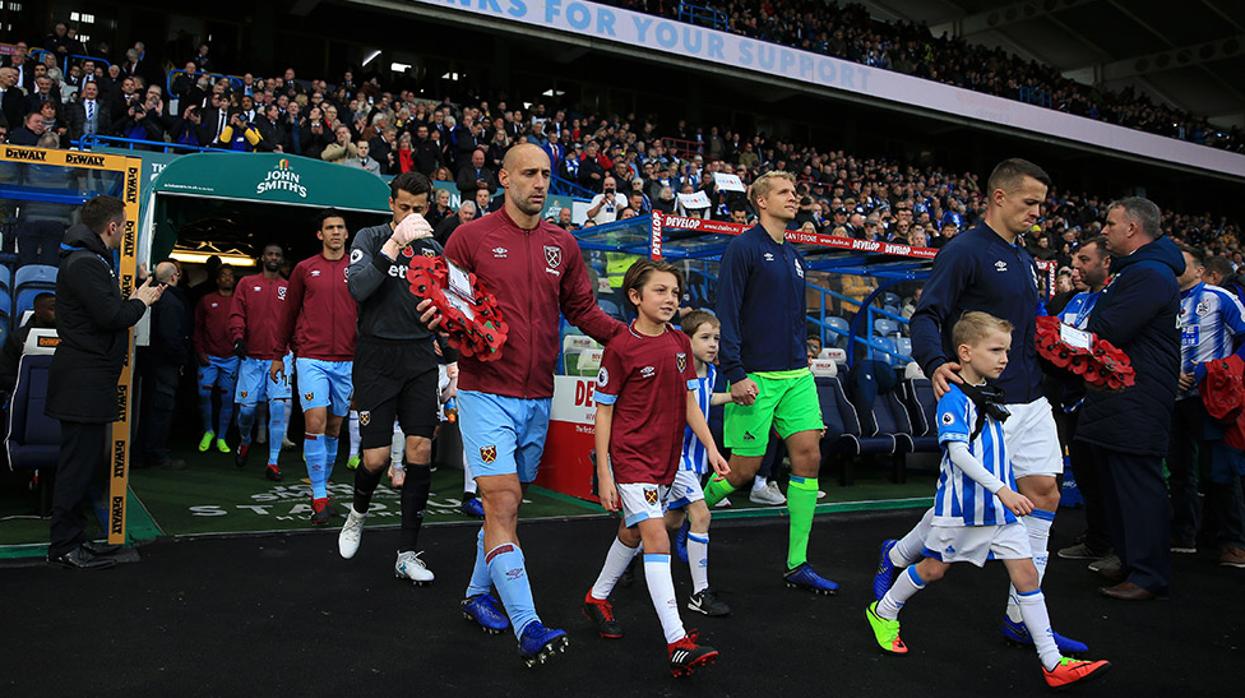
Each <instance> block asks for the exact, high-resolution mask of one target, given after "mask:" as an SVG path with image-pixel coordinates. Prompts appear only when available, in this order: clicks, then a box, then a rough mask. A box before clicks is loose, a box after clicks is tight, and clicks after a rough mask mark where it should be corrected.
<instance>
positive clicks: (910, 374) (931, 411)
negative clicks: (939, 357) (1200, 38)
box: [901, 363, 938, 453]
mask: <svg viewBox="0 0 1245 698" xmlns="http://www.w3.org/2000/svg"><path fill="white" fill-rule="evenodd" d="M901 392H902V394H903V401H904V404H905V406H906V407H907V408H908V421H909V422H910V423H911V424H912V445H913V452H914V453H937V452H938V421H937V415H936V414H935V412H936V408H937V406H938V401H937V400H935V399H934V386H933V384H931V383H930V382H929V379H928V378H926V377H925V376H924V375H922V374H921V371H920V369H919V368H918V367H917V366H916V364H915V363H913V364H909V366H908V369H907V371H906V373H905V376H904V380H903V382H902V384H901Z"/></svg>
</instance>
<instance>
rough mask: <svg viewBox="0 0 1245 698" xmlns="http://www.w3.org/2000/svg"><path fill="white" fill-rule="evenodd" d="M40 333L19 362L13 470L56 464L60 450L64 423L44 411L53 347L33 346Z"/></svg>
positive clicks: (10, 440) (8, 441) (12, 420)
mask: <svg viewBox="0 0 1245 698" xmlns="http://www.w3.org/2000/svg"><path fill="white" fill-rule="evenodd" d="M40 334H53V335H54V334H55V332H54V331H52V330H47V331H43V332H40V331H33V332H31V338H30V339H28V340H27V342H26V350H25V351H24V352H23V354H22V358H21V359H20V360H19V361H18V364H17V384H16V385H15V386H14V387H13V397H12V399H11V400H10V401H9V424H8V426H9V432H8V436H7V437H6V438H5V441H4V445H5V451H6V452H7V454H8V458H9V468H10V469H12V470H42V469H47V468H54V467H56V459H57V456H58V454H59V452H60V441H61V433H60V432H61V429H60V422H58V421H57V420H55V419H53V418H51V417H49V416H47V415H46V414H44V412H43V410H44V406H45V405H46V404H47V396H48V369H49V368H50V367H51V365H52V350H51V349H33V348H32V347H35V346H36V345H37V341H36V340H37V338H38V336H39V335H40Z"/></svg>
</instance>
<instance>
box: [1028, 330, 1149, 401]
mask: <svg viewBox="0 0 1245 698" xmlns="http://www.w3.org/2000/svg"><path fill="white" fill-rule="evenodd" d="M1061 324H1062V323H1061V322H1060V321H1059V318H1057V317H1055V316H1052V315H1048V316H1044V317H1039V318H1038V319H1037V350H1038V355H1039V356H1041V357H1042V358H1043V359H1046V360H1047V361H1049V362H1050V363H1051V364H1052V365H1054V366H1056V367H1058V368H1061V369H1064V370H1066V371H1070V372H1071V373H1074V374H1076V375H1078V376H1081V377H1082V378H1084V379H1085V382H1086V383H1087V384H1089V385H1090V386H1092V387H1095V388H1105V389H1107V390H1122V389H1124V388H1128V387H1131V386H1132V385H1133V384H1134V383H1135V382H1136V380H1137V373H1136V371H1134V370H1133V365H1132V362H1131V361H1129V359H1128V355H1127V354H1125V353H1124V352H1122V351H1120V349H1119V348H1117V347H1116V346H1115V345H1113V344H1111V342H1108V341H1107V340H1105V339H1102V338H1100V337H1099V336H1098V335H1095V334H1093V333H1090V337H1092V338H1093V342H1092V344H1091V348H1090V349H1082V348H1080V347H1074V346H1070V345H1068V344H1066V343H1065V342H1064V341H1063V338H1062V337H1061V336H1060V331H1059V328H1060V325H1061Z"/></svg>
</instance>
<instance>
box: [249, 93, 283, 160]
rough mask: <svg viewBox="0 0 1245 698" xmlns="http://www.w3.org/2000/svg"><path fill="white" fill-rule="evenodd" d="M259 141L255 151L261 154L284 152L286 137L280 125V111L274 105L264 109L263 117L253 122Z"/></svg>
mask: <svg viewBox="0 0 1245 698" xmlns="http://www.w3.org/2000/svg"><path fill="white" fill-rule="evenodd" d="M255 129H256V130H257V131H259V138H260V141H259V143H257V144H256V145H255V149H256V150H259V151H262V152H273V151H276V152H284V150H285V143H286V141H287V136H286V133H285V128H284V126H283V125H282V123H281V109H280V107H278V106H277V105H275V104H269V105H268V106H266V107H264V110H263V115H262V116H260V117H259V118H258V119H256V120H255Z"/></svg>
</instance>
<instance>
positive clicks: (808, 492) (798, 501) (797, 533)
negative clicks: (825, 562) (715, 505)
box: [705, 475, 817, 570]
mask: <svg viewBox="0 0 1245 698" xmlns="http://www.w3.org/2000/svg"><path fill="white" fill-rule="evenodd" d="M708 499H709V491H708V490H707V489H706V490H705V500H706V501H708ZM816 509H817V478H815V477H810V478H804V477H800V476H798V475H792V476H791V478H790V480H788V482H787V516H788V517H790V519H791V532H790V534H789V536H788V538H787V569H789V570H793V569H795V568H796V567H799V566H800V565H802V564H804V563H805V562H806V561H807V560H808V534H809V532H811V531H812V530H813V512H814V511H815V510H816Z"/></svg>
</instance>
